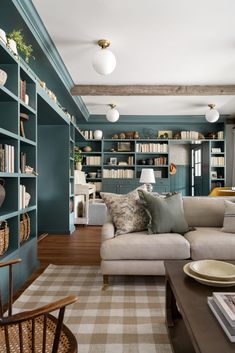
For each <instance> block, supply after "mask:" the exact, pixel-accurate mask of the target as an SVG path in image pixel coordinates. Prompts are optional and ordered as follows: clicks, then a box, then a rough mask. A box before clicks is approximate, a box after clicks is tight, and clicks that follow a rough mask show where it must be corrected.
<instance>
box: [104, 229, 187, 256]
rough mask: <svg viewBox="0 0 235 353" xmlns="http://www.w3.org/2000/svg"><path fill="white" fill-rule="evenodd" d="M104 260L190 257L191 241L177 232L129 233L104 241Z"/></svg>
mask: <svg viewBox="0 0 235 353" xmlns="http://www.w3.org/2000/svg"><path fill="white" fill-rule="evenodd" d="M100 253H101V258H102V259H103V260H165V259H188V258H189V257H190V246H189V242H188V241H187V240H186V239H185V238H184V237H182V235H180V234H177V233H169V234H158V235H156V234H151V235H150V234H147V232H146V231H145V232H138V233H129V234H125V235H124V234H123V235H119V236H118V237H116V238H113V239H109V240H107V241H104V242H103V243H102V245H101V250H100Z"/></svg>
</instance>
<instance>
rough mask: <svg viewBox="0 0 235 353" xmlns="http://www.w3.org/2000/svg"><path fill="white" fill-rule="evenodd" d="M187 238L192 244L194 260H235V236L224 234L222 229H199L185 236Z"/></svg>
mask: <svg viewBox="0 0 235 353" xmlns="http://www.w3.org/2000/svg"><path fill="white" fill-rule="evenodd" d="M185 238H186V239H187V240H188V241H189V243H190V247H191V258H192V259H193V260H202V259H216V260H234V259H235V234H232V233H224V232H222V231H221V228H215V227H198V228H197V229H196V230H194V231H193V232H188V233H187V234H185Z"/></svg>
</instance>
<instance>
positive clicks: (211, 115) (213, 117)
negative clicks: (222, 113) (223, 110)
mask: <svg viewBox="0 0 235 353" xmlns="http://www.w3.org/2000/svg"><path fill="white" fill-rule="evenodd" d="M208 107H209V108H210V109H209V110H208V111H207V112H206V115H205V117H206V120H207V121H208V122H209V123H215V122H216V121H217V120H219V112H218V110H216V109H215V104H208Z"/></svg>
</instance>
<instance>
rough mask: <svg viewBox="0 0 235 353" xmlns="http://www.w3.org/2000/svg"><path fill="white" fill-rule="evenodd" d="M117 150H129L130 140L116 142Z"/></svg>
mask: <svg viewBox="0 0 235 353" xmlns="http://www.w3.org/2000/svg"><path fill="white" fill-rule="evenodd" d="M117 150H118V152H130V151H131V143H130V142H118V144H117Z"/></svg>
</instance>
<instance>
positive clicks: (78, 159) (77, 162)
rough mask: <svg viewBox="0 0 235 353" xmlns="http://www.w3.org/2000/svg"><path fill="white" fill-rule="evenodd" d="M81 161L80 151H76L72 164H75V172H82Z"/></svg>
mask: <svg viewBox="0 0 235 353" xmlns="http://www.w3.org/2000/svg"><path fill="white" fill-rule="evenodd" d="M82 160H83V156H82V155H81V151H76V152H75V153H74V162H75V166H76V170H82Z"/></svg>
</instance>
